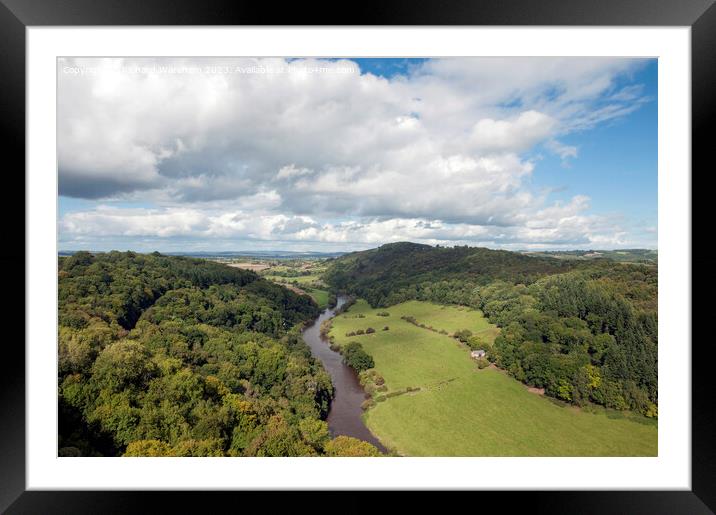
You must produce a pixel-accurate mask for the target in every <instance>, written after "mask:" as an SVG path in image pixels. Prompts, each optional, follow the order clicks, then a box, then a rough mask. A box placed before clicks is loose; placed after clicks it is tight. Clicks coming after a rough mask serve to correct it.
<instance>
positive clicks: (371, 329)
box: [365, 327, 375, 334]
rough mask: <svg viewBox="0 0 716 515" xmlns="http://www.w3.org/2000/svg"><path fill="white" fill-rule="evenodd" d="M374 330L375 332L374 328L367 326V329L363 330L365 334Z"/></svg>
mask: <svg viewBox="0 0 716 515" xmlns="http://www.w3.org/2000/svg"><path fill="white" fill-rule="evenodd" d="M374 332H375V329H373V328H372V327H369V328H368V329H366V330H365V334H373V333H374Z"/></svg>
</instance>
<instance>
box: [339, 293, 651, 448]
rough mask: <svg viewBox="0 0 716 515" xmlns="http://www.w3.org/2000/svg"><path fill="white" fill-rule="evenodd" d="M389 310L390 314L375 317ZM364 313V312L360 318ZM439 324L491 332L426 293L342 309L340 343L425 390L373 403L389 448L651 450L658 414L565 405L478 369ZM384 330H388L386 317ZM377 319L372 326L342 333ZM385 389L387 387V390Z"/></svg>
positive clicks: (472, 315) (388, 376) (392, 383)
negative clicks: (420, 298) (379, 305)
mask: <svg viewBox="0 0 716 515" xmlns="http://www.w3.org/2000/svg"><path fill="white" fill-rule="evenodd" d="M381 311H387V312H389V313H390V316H389V317H380V316H377V315H376V313H377V312H381ZM358 315H363V316H364V318H358ZM403 315H411V316H413V317H415V318H416V319H417V321H418V322H420V323H424V324H425V325H428V326H432V327H433V328H434V329H435V330H440V329H444V330H445V331H447V332H450V333H452V332H454V331H456V330H459V329H470V330H471V331H473V332H475V333H477V332H480V331H486V332H489V331H491V333H489V334H495V332H496V331H495V328H493V327H491V326H490V324H489V323H488V322H487V321H486V320H485V319H484V317H483V316H482V314H481V313H480V312H479V311H474V310H469V309H468V308H458V307H454V306H449V307H447V306H439V305H435V304H429V303H424V302H417V301H413V302H406V303H403V304H400V305H397V306H391V307H390V308H387V309H376V310H374V309H371V308H370V306H369V305H368V304H367V303H366V302H364V301H358V302H357V303H356V304H355V305H354V306H353V307H352V308H351V309H350V310H349V311H348V312H346V313H344V314H342V315H340V316H338V317H336V318H335V319H334V323H333V329H332V331H331V335H333V336H334V337H335V340H336V343H338V344H344V343H346V342H348V341H358V342H360V343H361V344H362V345H363V347H364V348H365V350H366V351H367V352H369V353H370V354H371V355H372V356H373V358H374V360H375V369H376V370H377V371H378V372H379V373H380V374H381V375H382V376H383V377H384V378H385V381H386V385H387V386H388V392H387V393H389V392H391V391H399V390H404V389H405V388H407V387H412V388H420V391H417V392H412V393H406V394H402V395H399V396H396V397H391V398H387V399H385V400H384V401H382V402H378V403H376V405H375V407H373V408H371V409H369V410H368V411H367V412H366V413H365V415H364V417H365V420H366V424H367V425H368V427H369V428H370V429H371V431H372V432H373V433H374V434H375V435H376V436H377V437H378V438H379V439H380V440H381V441H382V442H383V443H384V444H385V445H386V446H387V447H389V448H392V449H394V450H396V451H397V452H398V453H399V454H402V455H409V456H655V455H656V453H657V425H656V422H654V421H653V420H648V419H645V418H642V417H640V416H636V415H631V414H624V413H619V412H613V411H607V410H604V409H601V408H600V409H595V412H594V413H592V412H588V411H587V410H583V409H578V408H575V407H571V406H562V405H560V404H559V403H557V401H553V400H550V399H548V398H546V397H543V396H540V395H538V394H535V393H531V392H529V391H528V390H527V388H526V387H525V386H524V385H522V384H521V383H519V382H518V381H516V380H514V379H512V378H511V377H509V376H508V375H506V374H505V373H504V372H502V371H499V370H497V369H493V368H486V369H483V370H479V369H478V368H477V366H476V364H475V362H474V361H473V360H471V359H470V357H469V351H468V350H467V348H466V347H464V346H463V345H461V344H459V343H458V342H457V341H456V340H454V339H453V338H450V337H449V336H444V335H441V334H438V333H437V332H435V331H430V330H428V329H422V328H420V327H416V326H415V325H413V324H410V323H408V322H406V321H404V320H401V319H400V317H401V316H403ZM386 325H387V326H389V330H388V331H383V330H382V329H383V327H384V326H386ZM368 327H373V328H374V329H376V332H375V333H374V334H370V335H362V336H353V337H347V336H346V333H347V332H351V331H355V330H357V329H366V328H368ZM384 393H385V392H384Z"/></svg>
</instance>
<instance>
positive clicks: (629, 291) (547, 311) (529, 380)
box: [323, 243, 658, 417]
mask: <svg viewBox="0 0 716 515" xmlns="http://www.w3.org/2000/svg"><path fill="white" fill-rule="evenodd" d="M614 252H622V251H614ZM623 252H629V253H628V254H616V255H618V256H622V257H625V258H626V257H628V258H630V259H631V258H633V257H634V256H635V255H640V256H646V257H650V254H649V252H650V251H623ZM558 254H559V255H553V254H552V253H540V254H537V255H535V254H530V255H526V254H524V253H520V252H508V251H504V250H490V249H486V248H474V247H452V248H444V247H431V246H429V245H418V244H415V243H394V244H390V245H383V246H382V247H379V248H377V249H373V250H367V251H363V252H353V253H351V254H347V255H345V256H342V257H339V258H337V259H335V260H333V261H331V262H329V263H328V268H327V271H326V273H325V274H324V277H323V279H324V281H325V282H327V283H328V284H329V285H330V286H331V287H332V288H333V289H334V290H340V291H345V292H347V293H349V294H351V295H354V296H356V297H360V298H363V299H365V300H367V301H368V302H369V303H370V304H371V305H372V306H373V307H387V306H393V305H396V304H399V303H401V302H405V301H408V300H422V301H429V302H434V303H438V304H458V305H464V306H469V307H471V308H474V309H479V310H481V311H482V312H483V313H484V314H485V315H486V316H487V317H488V319H489V320H490V322H492V323H493V324H495V325H497V326H498V327H499V328H500V334H499V335H498V336H497V338H495V341H494V345H490V344H489V342H485V341H477V342H475V344H476V345H479V346H480V347H481V348H483V349H487V353H488V357H489V359H490V360H491V361H493V362H494V363H495V364H496V365H497V366H499V367H500V368H502V369H503V370H506V371H508V372H509V374H510V375H512V376H513V377H515V378H516V379H518V380H519V381H522V382H524V383H525V384H527V385H528V386H530V387H535V388H544V390H545V394H546V395H549V396H551V397H555V398H557V399H560V400H562V401H565V402H569V403H572V404H575V405H578V406H585V405H586V404H588V403H595V404H600V405H603V406H606V407H607V408H611V409H615V410H627V409H628V410H633V411H636V412H638V413H641V414H643V415H645V416H647V417H656V416H657V415H658V406H657V403H658V392H657V384H658V383H657V368H658V367H657V365H658V334H657V333H658V296H657V289H658V268H657V267H656V266H654V262H645V263H644V262H642V263H633V262H623V261H622V262H617V261H616V260H613V259H610V258H608V257H598V256H599V255H600V254H597V253H595V252H594V251H592V252H583V251H578V252H574V253H565V252H562V253H558ZM611 254H612V252H610V255H611ZM565 256H574V257H570V258H567V257H565Z"/></svg>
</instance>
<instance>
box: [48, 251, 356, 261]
mask: <svg viewBox="0 0 716 515" xmlns="http://www.w3.org/2000/svg"><path fill="white" fill-rule="evenodd" d="M77 252H79V251H76V250H61V251H59V252H58V254H59V255H60V256H72V255H73V254H76V253H77ZM93 253H94V254H102V252H94V251H93ZM147 254H149V252H147ZM162 254H163V255H165V256H186V257H195V258H204V259H217V258H221V259H234V258H242V257H246V258H263V259H328V258H334V257H338V256H342V255H343V254H345V252H314V251H308V252H297V251H291V250H237V251H233V250H231V251H197V252H162Z"/></svg>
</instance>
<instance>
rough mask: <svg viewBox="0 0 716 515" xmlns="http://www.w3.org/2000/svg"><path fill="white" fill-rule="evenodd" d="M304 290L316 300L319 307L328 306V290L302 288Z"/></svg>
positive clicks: (324, 307)
mask: <svg viewBox="0 0 716 515" xmlns="http://www.w3.org/2000/svg"><path fill="white" fill-rule="evenodd" d="M304 290H305V291H306V293H308V294H309V295H310V296H311V297H312V298H313V300H315V301H316V304H318V307H319V308H321V309H326V308H327V307H328V291H326V290H319V289H318V288H304Z"/></svg>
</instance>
